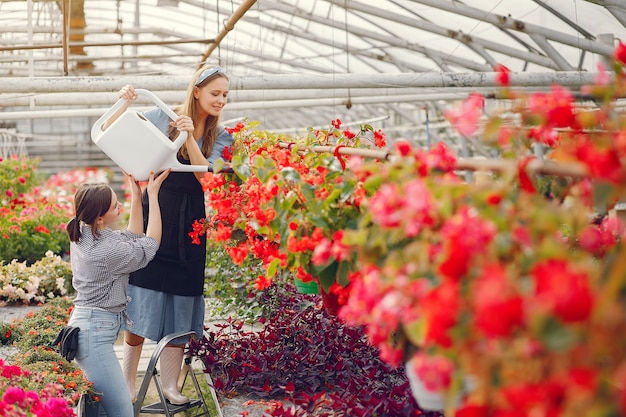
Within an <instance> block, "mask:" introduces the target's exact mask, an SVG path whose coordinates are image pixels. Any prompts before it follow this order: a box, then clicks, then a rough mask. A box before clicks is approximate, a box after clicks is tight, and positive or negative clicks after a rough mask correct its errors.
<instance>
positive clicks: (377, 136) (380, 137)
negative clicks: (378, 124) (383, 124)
mask: <svg viewBox="0 0 626 417" xmlns="http://www.w3.org/2000/svg"><path fill="white" fill-rule="evenodd" d="M374 145H376V146H378V147H379V148H384V147H385V146H386V145H387V138H386V136H385V134H384V133H383V131H382V130H380V129H378V130H377V131H375V132H374Z"/></svg>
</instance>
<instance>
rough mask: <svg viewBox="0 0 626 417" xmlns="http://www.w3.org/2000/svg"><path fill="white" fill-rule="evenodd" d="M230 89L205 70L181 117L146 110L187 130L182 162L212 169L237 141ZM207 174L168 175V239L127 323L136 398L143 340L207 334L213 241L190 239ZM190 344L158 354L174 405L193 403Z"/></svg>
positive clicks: (137, 282)
mask: <svg viewBox="0 0 626 417" xmlns="http://www.w3.org/2000/svg"><path fill="white" fill-rule="evenodd" d="M228 91H229V80H228V77H227V76H226V74H225V73H224V71H223V69H222V68H220V67H210V68H201V69H199V70H198V71H196V73H195V74H194V76H193V77H192V79H191V82H190V83H189V87H188V89H187V96H186V98H185V101H184V103H183V104H182V105H181V106H179V107H177V108H174V109H173V110H174V112H175V113H176V114H178V115H179V116H178V118H177V119H176V120H175V121H172V120H171V119H170V118H169V116H168V115H167V114H166V113H165V112H164V111H163V110H162V109H160V108H158V107H157V108H154V109H151V110H148V111H146V112H144V113H143V115H144V116H145V117H146V119H148V120H150V121H151V122H152V123H153V124H154V125H155V126H156V127H157V128H159V129H160V130H161V131H162V132H163V133H164V134H165V135H167V136H168V137H169V138H170V139H172V140H174V139H175V138H176V135H177V134H178V131H186V132H187V139H186V141H185V143H184V145H183V146H182V147H181V148H180V150H179V151H178V155H177V157H178V160H179V161H180V162H181V163H182V164H193V165H207V166H211V165H212V164H213V163H214V162H215V160H216V159H218V158H220V157H222V154H223V151H224V149H225V148H226V147H228V146H230V145H231V144H232V141H233V138H232V136H231V135H230V134H229V133H228V132H226V130H225V129H224V127H223V126H221V125H220V124H219V119H220V114H221V111H222V109H223V108H224V106H225V105H226V101H227V96H228ZM119 96H120V98H124V99H126V102H127V105H126V106H125V107H122V109H120V111H119V112H118V113H117V115H114V116H113V117H111V118H110V119H109V120H108V121H107V123H106V124H105V129H106V126H107V125H109V124H110V123H112V122H113V121H114V120H115V119H116V117H117V116H118V115H119V114H121V113H122V112H123V111H125V110H126V108H127V107H128V105H129V104H130V103H132V102H133V101H134V100H135V99H136V98H137V94H136V93H135V89H134V88H133V86H130V85H127V86H125V87H123V88H122V89H121V90H120V92H119ZM146 151H149V150H146ZM203 175H204V174H203V173H200V172H196V173H192V172H172V173H171V174H170V175H169V177H168V179H167V181H165V183H164V184H163V187H162V189H161V193H160V194H159V202H160V204H161V208H162V211H163V242H162V243H161V247H160V248H159V250H158V252H157V254H156V256H155V258H154V260H152V261H151V262H150V263H149V264H148V266H146V267H145V268H143V269H141V270H139V271H137V272H135V273H133V274H132V275H131V278H130V287H129V295H130V297H131V301H130V303H129V305H128V314H129V316H130V318H131V320H132V324H131V325H129V326H127V327H126V330H127V331H126V333H125V343H124V348H123V370H124V374H125V376H126V383H127V385H128V391H129V394H130V397H131V399H133V400H134V399H135V382H136V381H135V380H136V375H137V364H138V362H139V358H140V356H141V350H142V346H143V342H144V339H146V338H147V339H150V340H153V341H159V340H160V339H162V338H163V337H164V336H167V335H169V334H173V333H178V332H182V331H190V330H191V331H194V332H195V333H196V334H197V336H198V338H201V337H202V333H203V331H204V276H205V273H204V270H205V265H206V238H205V237H204V236H203V237H202V239H201V242H200V244H199V245H198V244H193V243H192V241H191V238H190V237H189V232H190V231H192V228H191V226H192V224H193V222H194V221H195V220H199V219H204V218H205V217H206V211H205V200H204V192H203V190H202V185H201V183H200V179H201V178H202V177H203ZM146 203H147V201H146V196H145V195H144V205H143V208H144V219H146V218H147V215H148V213H149V210H148V204H146ZM186 342H187V339H185V340H174V341H172V343H171V344H169V345H168V346H166V347H165V349H164V350H163V352H162V353H161V356H160V358H159V365H160V370H161V382H162V386H163V393H164V395H165V398H166V399H167V400H168V401H169V402H170V403H172V404H177V405H180V404H185V403H187V402H189V399H188V398H187V397H185V396H184V395H182V394H181V393H180V390H179V388H178V378H179V373H180V370H181V365H182V361H183V349H184V346H185V343H186Z"/></svg>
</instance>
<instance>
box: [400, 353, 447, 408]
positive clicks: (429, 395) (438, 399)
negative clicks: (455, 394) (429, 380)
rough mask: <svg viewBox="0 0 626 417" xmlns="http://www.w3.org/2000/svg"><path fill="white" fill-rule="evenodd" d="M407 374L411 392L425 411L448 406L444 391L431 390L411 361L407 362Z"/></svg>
mask: <svg viewBox="0 0 626 417" xmlns="http://www.w3.org/2000/svg"><path fill="white" fill-rule="evenodd" d="M405 368H406V376H407V378H408V379H409V384H410V385H411V392H412V393H413V397H414V398H415V401H417V405H418V406H419V408H420V409H421V410H423V411H441V410H443V409H444V408H445V406H446V397H445V395H444V392H442V391H430V390H429V389H427V388H426V387H425V386H424V384H423V383H422V380H421V379H420V378H419V377H418V376H417V374H416V373H415V371H414V370H413V366H412V364H411V361H409V362H407V363H406V366H405Z"/></svg>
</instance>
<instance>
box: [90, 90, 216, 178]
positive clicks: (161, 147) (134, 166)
mask: <svg viewBox="0 0 626 417" xmlns="http://www.w3.org/2000/svg"><path fill="white" fill-rule="evenodd" d="M135 91H136V93H137V95H139V96H145V97H148V98H150V99H151V100H152V101H153V102H154V103H155V104H156V105H157V106H158V107H159V108H160V109H161V110H163V111H164V112H165V113H166V114H167V115H168V117H169V118H170V119H172V120H176V119H177V118H178V115H177V114H176V113H174V111H173V110H172V109H170V108H169V107H168V106H167V105H166V104H165V103H163V102H162V101H161V100H160V99H159V98H158V97H157V96H156V95H154V94H153V93H151V92H150V91H148V90H144V89H136V90H135ZM124 103H125V101H124V99H120V100H118V101H117V102H116V103H115V104H114V105H113V106H112V107H111V108H110V109H109V110H107V111H106V112H105V113H104V114H103V115H102V116H101V117H100V118H99V119H98V120H97V121H96V122H95V123H94V125H93V127H92V129H91V139H92V141H93V142H94V143H95V144H96V145H97V146H98V147H99V148H100V149H101V150H102V151H103V152H104V153H105V154H106V155H107V156H108V157H109V158H111V159H112V160H113V161H114V162H115V163H116V164H117V165H118V166H119V167H120V168H121V169H122V170H123V171H124V172H126V173H127V174H132V175H133V176H134V177H135V179H137V180H138V181H145V180H147V179H148V178H149V177H150V172H162V171H165V170H166V169H168V168H171V170H172V171H179V172H209V171H211V167H210V166H207V165H184V164H181V163H180V162H179V161H178V159H177V157H176V154H177V152H178V150H179V149H180V147H181V146H183V144H184V143H185V140H187V132H186V131H180V133H179V135H178V137H177V138H176V140H175V141H174V142H172V141H171V140H170V139H169V138H168V137H167V136H166V135H164V134H163V132H161V131H160V130H159V129H158V128H157V127H156V126H155V125H154V124H152V122H150V121H149V120H148V119H146V118H145V117H144V116H143V115H142V114H141V113H138V112H136V111H131V110H127V111H125V112H124V113H122V114H121V115H120V116H119V117H118V118H117V119H116V120H115V121H113V123H111V125H110V126H109V127H108V128H107V129H105V130H103V129H102V127H103V125H104V124H105V122H106V121H107V120H109V119H110V118H111V117H113V115H114V114H115V113H116V112H117V111H119V109H120V108H121V107H122V106H123V105H124Z"/></svg>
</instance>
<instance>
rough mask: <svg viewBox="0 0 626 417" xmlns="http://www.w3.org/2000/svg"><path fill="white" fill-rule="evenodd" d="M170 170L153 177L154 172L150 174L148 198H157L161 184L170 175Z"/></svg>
mask: <svg viewBox="0 0 626 417" xmlns="http://www.w3.org/2000/svg"><path fill="white" fill-rule="evenodd" d="M171 170H172V169H171V168H168V169H166V170H165V171H163V172H161V173H160V174H158V175H155V174H154V172H151V173H150V179H149V180H148V187H147V189H148V196H150V197H153V196H158V195H159V190H160V189H161V184H163V181H165V178H167V176H168V175H170V171H171Z"/></svg>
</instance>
